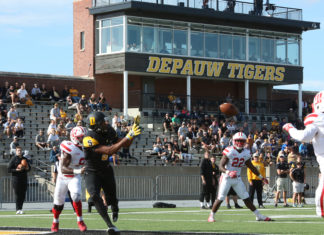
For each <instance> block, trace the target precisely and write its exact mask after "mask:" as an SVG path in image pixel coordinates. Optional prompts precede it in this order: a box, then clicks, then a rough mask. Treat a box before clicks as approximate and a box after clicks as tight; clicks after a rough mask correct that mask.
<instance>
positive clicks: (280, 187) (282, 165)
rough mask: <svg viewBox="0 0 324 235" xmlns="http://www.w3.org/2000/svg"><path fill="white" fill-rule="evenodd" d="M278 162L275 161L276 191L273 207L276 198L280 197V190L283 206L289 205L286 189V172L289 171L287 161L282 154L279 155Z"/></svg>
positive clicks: (276, 201)
mask: <svg viewBox="0 0 324 235" xmlns="http://www.w3.org/2000/svg"><path fill="white" fill-rule="evenodd" d="M279 159H280V160H279V162H278V163H277V166H276V168H277V174H278V178H277V193H276V197H275V207H277V206H278V204H277V203H278V199H279V197H280V192H282V197H283V201H284V207H289V205H288V204H287V196H286V195H287V190H288V174H289V173H290V170H289V166H288V163H287V161H286V159H285V157H284V155H280V157H279Z"/></svg>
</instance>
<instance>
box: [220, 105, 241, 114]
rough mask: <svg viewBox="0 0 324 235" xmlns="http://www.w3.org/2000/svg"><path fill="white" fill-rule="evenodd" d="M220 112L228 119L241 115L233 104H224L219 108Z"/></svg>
mask: <svg viewBox="0 0 324 235" xmlns="http://www.w3.org/2000/svg"><path fill="white" fill-rule="evenodd" d="M219 109H220V111H221V112H222V113H223V114H225V115H226V116H228V117H232V116H235V115H237V114H238V113H239V111H238V108H237V107H236V106H235V105H234V104H231V103H223V104H221V105H220V106H219Z"/></svg>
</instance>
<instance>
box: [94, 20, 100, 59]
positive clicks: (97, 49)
mask: <svg viewBox="0 0 324 235" xmlns="http://www.w3.org/2000/svg"><path fill="white" fill-rule="evenodd" d="M97 22H98V21H97ZM97 22H96V23H97ZM98 25H99V23H98ZM96 26H97V24H96ZM99 35H100V34H99V28H96V36H95V37H96V44H95V50H96V54H99V53H100V51H99V39H100V36H99Z"/></svg>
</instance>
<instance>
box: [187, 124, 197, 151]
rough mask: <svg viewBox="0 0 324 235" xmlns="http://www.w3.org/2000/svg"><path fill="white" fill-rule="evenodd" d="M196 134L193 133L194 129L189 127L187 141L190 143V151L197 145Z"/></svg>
mask: <svg viewBox="0 0 324 235" xmlns="http://www.w3.org/2000/svg"><path fill="white" fill-rule="evenodd" d="M196 138H197V137H196V134H195V132H194V131H193V127H192V126H191V127H189V128H188V133H187V138H186V141H188V144H189V149H190V150H191V149H192V148H193V147H195V144H196Z"/></svg>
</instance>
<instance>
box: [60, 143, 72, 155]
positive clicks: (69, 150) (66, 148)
mask: <svg viewBox="0 0 324 235" xmlns="http://www.w3.org/2000/svg"><path fill="white" fill-rule="evenodd" d="M62 147H63V149H65V150H66V151H68V152H69V153H70V152H72V150H71V149H70V148H68V147H67V146H66V145H64V144H61V148H62Z"/></svg>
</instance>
